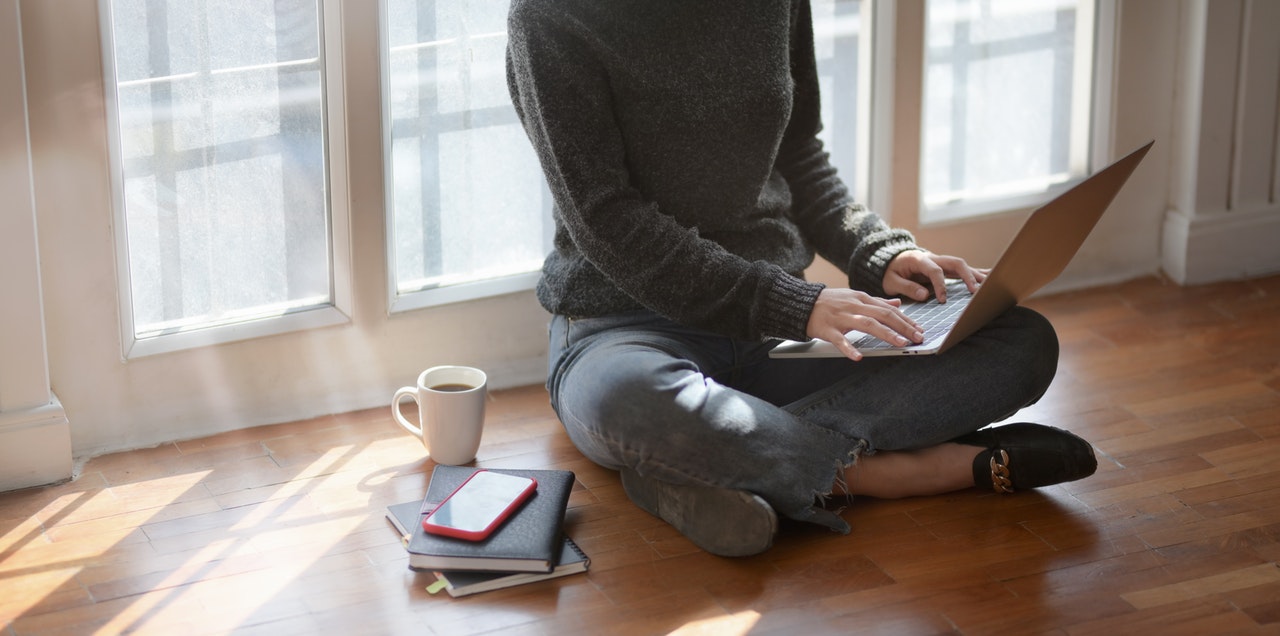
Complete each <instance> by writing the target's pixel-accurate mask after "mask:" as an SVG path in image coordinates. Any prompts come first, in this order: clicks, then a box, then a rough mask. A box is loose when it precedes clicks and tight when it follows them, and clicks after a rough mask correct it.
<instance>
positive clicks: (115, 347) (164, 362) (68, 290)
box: [0, 0, 1275, 488]
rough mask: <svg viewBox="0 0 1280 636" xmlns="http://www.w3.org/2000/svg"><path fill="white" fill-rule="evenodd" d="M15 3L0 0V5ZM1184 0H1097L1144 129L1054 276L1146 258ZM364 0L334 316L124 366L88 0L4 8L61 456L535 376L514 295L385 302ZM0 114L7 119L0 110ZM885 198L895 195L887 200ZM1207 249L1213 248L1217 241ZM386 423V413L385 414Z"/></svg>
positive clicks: (530, 322)
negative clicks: (429, 372) (420, 304)
mask: <svg viewBox="0 0 1280 636" xmlns="http://www.w3.org/2000/svg"><path fill="white" fill-rule="evenodd" d="M1233 1H1234V0H1233ZM1241 1H1243V0H1241ZM15 2H16V0H0V12H3V11H4V10H5V9H6V8H10V7H15ZM1202 2H1204V0H1183V1H1182V2H1176V3H1175V2H1167V1H1165V0H1123V1H1121V2H1119V3H1115V2H1110V1H1106V0H1104V2H1103V3H1102V4H1103V5H1104V6H1110V7H1113V8H1114V10H1116V11H1117V12H1118V17H1119V20H1118V30H1119V40H1118V42H1119V49H1118V56H1117V62H1116V67H1115V69H1113V72H1114V77H1115V79H1116V85H1115V90H1114V93H1113V99H1114V103H1115V111H1114V112H1115V116H1114V119H1113V122H1112V125H1113V128H1114V130H1112V131H1111V132H1110V140H1111V141H1110V146H1111V147H1110V148H1109V149H1104V150H1109V151H1110V152H1109V153H1107V154H1110V155H1111V156H1115V155H1117V154H1119V153H1121V152H1123V151H1125V150H1128V149H1130V148H1132V147H1134V146H1137V145H1138V144H1139V143H1141V142H1142V141H1145V140H1146V139H1149V138H1155V139H1157V146H1156V148H1155V149H1154V150H1153V151H1152V154H1151V155H1149V156H1148V158H1147V160H1146V162H1144V164H1143V165H1142V166H1141V167H1140V169H1139V171H1138V172H1137V173H1136V174H1135V175H1134V177H1133V180H1132V181H1131V182H1130V184H1129V185H1128V186H1127V187H1126V189H1125V191H1124V192H1123V193H1122V194H1121V196H1120V198H1119V199H1118V200H1117V202H1116V203H1115V207H1114V208H1113V209H1112V211H1111V212H1109V213H1108V216H1107V217H1106V218H1105V219H1104V221H1103V223H1102V225H1101V227H1100V228H1099V231H1098V232H1097V234H1096V235H1095V236H1093V237H1091V239H1090V241H1089V242H1088V243H1087V244H1086V245H1085V248H1084V250H1083V251H1082V253H1081V255H1080V257H1079V258H1078V259H1077V261H1076V263H1075V264H1073V266H1072V267H1071V268H1070V269H1069V270H1068V271H1067V273H1066V274H1065V275H1064V276H1063V278H1062V279H1060V281H1059V282H1058V286H1059V287H1075V286H1082V285H1089V284H1096V283H1097V282H1109V281H1118V280H1124V279H1127V278H1133V277H1136V276H1141V275H1145V274H1150V273H1152V272H1155V271H1157V270H1158V268H1159V267H1160V264H1161V258H1162V256H1161V252H1160V250H1161V247H1160V236H1161V229H1162V225H1163V224H1164V215H1165V212H1166V210H1167V208H1168V207H1169V200H1170V196H1169V193H1170V192H1171V191H1172V190H1173V189H1174V185H1176V181H1177V180H1176V179H1175V178H1174V174H1173V173H1172V172H1171V170H1173V166H1172V165H1171V161H1172V160H1171V157H1172V156H1173V155H1172V154H1171V153H1172V151H1173V148H1174V146H1175V143H1174V141H1173V140H1174V139H1175V138H1176V137H1175V133H1177V132H1178V131H1180V130H1181V129H1182V127H1183V126H1184V122H1183V121H1182V119H1178V116H1179V115H1178V112H1177V111H1176V110H1175V97H1176V96H1177V95H1178V94H1179V92H1180V91H1181V90H1182V84H1181V82H1183V81H1184V80H1185V78H1184V77H1183V76H1182V75H1180V68H1181V67H1180V61H1179V60H1180V55H1179V52H1180V51H1184V50H1185V49H1184V47H1185V46H1186V43H1185V42H1184V41H1183V37H1184V35H1185V31H1186V28H1187V27H1186V26H1185V20H1184V19H1183V18H1184V16H1185V15H1186V14H1187V12H1188V11H1190V10H1193V9H1194V8H1195V6H1196V5H1197V4H1199V3H1202ZM909 4H911V3H910V2H900V3H899V5H898V6H899V7H900V8H901V7H903V6H906V5H909ZM375 6H376V3H373V2H355V1H348V2H345V3H344V18H343V27H344V30H345V38H344V42H345V46H344V48H345V51H346V53H347V59H346V69H345V70H346V82H347V88H348V99H347V105H346V106H347V114H348V130H347V135H348V138H347V144H348V147H349V150H350V162H349V165H350V168H349V172H350V175H349V176H350V205H351V207H352V210H353V213H352V218H353V220H352V223H351V227H350V234H351V237H352V238H351V256H352V262H353V268H354V271H353V281H354V289H355V294H354V303H353V312H352V313H353V316H352V320H351V322H350V323H349V324H344V325H339V326H335V327H329V328H323V329H317V330H312V331H307V332H300V333H293V334H286V335H279V336H270V337H265V338H259V339H256V340H252V341H246V342H240V343H234V344H227V345H220V346H213V347H207V348H203V349H197V350H191V351H185V352H177V353H170V354H163V355H158V356H151V357H146V358H137V359H131V360H128V361H124V360H122V358H121V348H120V342H119V328H118V320H119V319H118V315H119V307H118V305H117V293H116V276H115V271H114V262H115V255H114V248H113V245H112V236H113V234H112V227H111V219H112V211H111V209H110V200H111V197H110V188H109V181H108V171H107V142H106V134H105V116H104V105H103V98H102V95H103V90H102V88H103V87H102V62H101V53H100V47H99V36H98V24H97V15H96V3H95V2H94V1H93V0H66V1H63V2H42V1H28V2H24V3H22V5H21V7H22V22H21V25H22V36H23V47H24V48H23V49H21V50H20V49H18V48H17V47H16V46H11V45H10V43H11V42H12V40H10V39H8V38H7V37H5V36H6V34H5V33H3V32H2V31H0V42H3V43H4V45H3V46H0V69H3V68H4V65H9V66H12V65H14V64H15V61H16V60H20V59H22V58H21V57H20V53H21V52H22V51H25V68H26V91H27V98H28V101H29V104H30V109H29V112H30V136H31V142H32V148H33V150H32V164H31V165H32V166H33V170H32V175H33V179H34V207H35V210H36V213H37V217H36V218H37V221H38V225H37V227H38V230H39V232H38V236H39V240H38V248H39V256H40V261H39V262H40V270H39V273H40V275H41V277H42V281H41V284H42V289H43V313H44V320H45V325H44V326H45V332H46V334H47V335H46V339H47V349H48V369H49V377H50V380H51V385H52V388H53V391H54V392H56V393H57V395H58V396H59V397H60V398H61V400H62V404H63V405H64V406H65V409H66V414H67V416H68V417H69V419H70V423H71V427H70V429H71V442H72V446H73V452H74V453H75V455H77V456H85V455H92V454H98V453H102V452H107V451H114V450H120V449H128V448H135V447H141V446H147V445H153V444H157V443H160V442H164V441H170V440H177V439H184V438H191V437H198V436H203V435H207V434H211V433H214V432H218V431H223V430H229V429H234V428H241V427H246V426H254V425H260V424H266V423H272V422H279V421H287V420H296V419H303V418H307V417H311V416H316V415H321V414H326V413H334V412H342V411H348V410H354V409H360V408H366V407H383V406H385V405H387V404H388V403H389V400H390V396H391V393H392V392H393V390H394V389H395V388H396V387H398V386H401V385H405V384H410V383H411V382H412V381H413V379H414V377H415V376H416V374H417V372H418V371H420V370H421V369H422V368H424V367H426V366H430V365H433V364H439V363H467V364H474V365H478V366H481V367H483V368H485V369H486V370H488V371H490V372H491V376H492V377H493V381H494V383H495V385H497V386H504V385H505V386H512V385H517V384H526V383H534V382H540V381H541V379H542V374H543V372H544V365H545V325H546V321H547V316H546V314H545V312H543V310H542V309H540V308H539V307H538V305H537V303H536V302H535V300H534V298H533V296H532V294H531V293H520V294H513V295H510V296H505V297H500V298H494V299H489V300H484V301H478V302H470V303H465V304H459V305H453V306H446V307H439V308H435V309H426V310H420V311H414V312H409V313H405V314H397V315H395V316H391V317H388V315H387V309H386V298H385V283H384V281H385V262H384V259H383V256H382V252H383V246H384V231H385V229H384V226H383V225H384V224H383V195H382V185H381V184H382V173H381V169H380V164H381V160H382V159H381V158H382V153H381V147H380V138H381V133H380V130H379V124H378V115H377V114H378V112H379V109H378V93H379V88H378V83H377V78H378V66H377V56H376V55H377V54H376V51H377V46H376V35H377V25H376V16H375V11H374V7H375ZM1216 6H1217V5H1216V4H1215V7H1216ZM1117 7H1118V8H1117ZM4 26H5V23H4V22H3V18H0V29H2V28H3V27H4ZM1272 32H1273V33H1274V32H1275V29H1273V30H1272ZM1193 55H1194V53H1193ZM1211 57H1212V56H1210V58H1211ZM1181 64H1183V65H1185V61H1184V62H1182V63H1181ZM21 88H22V86H21V81H20V80H17V79H15V78H14V77H13V76H12V74H11V73H10V74H3V73H0V93H3V94H4V95H9V94H10V92H11V91H13V90H15V89H21ZM0 116H4V117H6V119H7V118H8V117H9V115H8V113H7V111H0ZM907 116H909V113H908V114H901V113H900V114H899V117H907ZM916 147H918V144H917V145H916ZM6 150H8V149H6ZM902 159H903V157H899V156H895V157H894V160H895V161H899V160H902ZM1180 178H1181V177H1180V176H1179V179H1180ZM0 187H5V188H6V189H7V188H9V187H11V186H9V185H4V186H0ZM0 194H3V196H4V200H6V201H8V200H10V199H11V198H12V197H11V194H12V193H11V192H8V191H6V192H3V193H0ZM905 196H906V195H905V194H903V195H902V197H905ZM902 197H899V195H898V194H897V193H896V191H895V195H894V205H895V206H897V205H900V204H902V203H903V201H902V200H901V199H902ZM5 213H6V214H7V213H8V212H7V211H6V212H5ZM1019 222H1020V221H1019V219H1018V218H1016V217H1010V218H1003V219H1001V218H997V219H994V220H992V221H991V222H990V223H991V224H990V225H984V224H981V223H979V224H974V225H970V226H965V227H963V228H938V229H936V230H935V229H926V230H924V231H925V233H926V236H925V237H924V239H925V243H926V244H928V245H929V246H930V247H933V248H934V249H935V250H938V251H944V250H945V251H952V252H954V253H960V254H965V255H970V254H973V255H977V257H975V258H974V260H981V259H980V258H978V257H980V256H981V255H983V254H995V253H998V252H999V250H1000V249H1001V248H1002V247H1003V245H1004V244H1005V242H1006V241H1007V240H1008V238H1009V237H1010V236H1011V235H1012V233H1013V231H1014V229H1015V228H1016V227H1017V224H1018V223H1019ZM917 231H920V230H919V229H918V228H917ZM34 247H36V246H35V245H33V246H32V248H34ZM32 252H33V253H34V249H33V250H32ZM1219 254H1220V255H1222V256H1224V257H1225V258H1228V259H1229V258H1230V250H1229V249H1222V250H1219ZM11 276H12V274H11V272H10V271H9V270H8V269H7V268H6V269H5V270H4V271H2V272H0V278H3V279H4V280H5V281H6V282H9V279H10V277H11ZM0 390H3V387H2V386H0ZM386 425H387V426H393V424H392V422H391V421H390V418H388V421H387V424H386ZM0 444H4V440H3V439H0ZM0 488H3V484H0Z"/></svg>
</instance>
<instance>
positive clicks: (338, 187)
mask: <svg viewBox="0 0 1280 636" xmlns="http://www.w3.org/2000/svg"><path fill="white" fill-rule="evenodd" d="M97 5H98V6H97V8H98V29H99V33H100V35H101V39H102V42H101V51H102V67H103V69H102V72H103V90H104V103H105V107H106V121H107V126H106V129H107V130H106V132H107V151H108V157H109V159H108V161H107V164H108V166H107V169H108V174H109V175H110V182H111V183H110V186H111V187H110V190H111V192H110V197H111V200H110V206H111V211H112V212H111V225H112V228H111V232H112V237H113V247H114V251H115V268H116V271H115V279H116V282H117V297H118V310H119V323H120V324H119V327H120V347H121V356H122V358H123V359H124V360H129V359H133V358H140V357H145V356H152V355H157V354H163V353H170V352H175V351H182V350H186V349H193V348H197V347H205V346H209V345H216V344H224V343H230V342H237V341H241V340H248V339H252V338H260V337H263V336H270V335H277V334H283V333H289V332H295V331H304V330H310V329H315V328H319V327H329V326H333V325H339V324H344V323H349V322H351V315H352V303H353V299H352V267H351V250H350V248H349V246H350V245H351V229H350V227H351V218H350V205H349V201H350V199H349V196H348V188H349V183H348V181H347V178H348V177H347V175H348V173H347V161H348V157H347V154H348V151H347V137H346V108H345V106H346V86H345V81H344V77H343V63H342V62H343V59H344V54H343V33H342V6H341V0H319V2H318V6H319V16H318V19H319V20H320V34H321V42H320V47H319V53H320V68H321V69H322V71H321V72H322V78H323V83H322V86H321V91H322V92H321V95H322V96H321V107H322V109H323V112H324V115H323V125H324V128H325V134H324V139H323V154H324V160H325V164H326V171H325V179H326V186H327V187H326V192H325V203H326V208H327V212H328V219H327V227H328V235H329V248H328V250H329V268H330V272H329V274H330V276H329V280H330V289H329V301H328V302H327V303H323V304H320V305H312V306H307V307H300V308H287V307H285V308H281V310H280V312H279V313H278V314H275V315H267V316H256V317H252V318H249V319H246V320H243V321H229V322H223V323H219V324H214V325H197V326H193V327H189V328H179V329H174V330H171V331H168V332H164V333H161V334H158V335H153V336H145V337H138V335H137V330H136V321H135V318H134V307H133V286H132V282H131V279H130V265H129V250H128V227H127V215H126V211H125V201H124V166H123V162H122V160H121V157H122V155H123V151H122V147H121V139H120V129H119V122H120V111H119V107H118V98H119V94H118V91H117V87H116V69H115V61H114V60H115V52H114V51H115V37H114V31H113V28H112V11H111V0H98V3H97Z"/></svg>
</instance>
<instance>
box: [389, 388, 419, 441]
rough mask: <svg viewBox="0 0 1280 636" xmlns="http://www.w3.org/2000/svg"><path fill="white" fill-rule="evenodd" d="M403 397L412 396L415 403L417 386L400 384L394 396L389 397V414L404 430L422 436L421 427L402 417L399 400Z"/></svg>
mask: <svg viewBox="0 0 1280 636" xmlns="http://www.w3.org/2000/svg"><path fill="white" fill-rule="evenodd" d="M405 397H409V398H412V399H413V401H414V402H415V403H416V402H417V401H418V388H417V387H412V386H402V387H400V389H399V390H397V391H396V395H395V397H393V398H391V414H392V415H394V416H395V418H396V422H397V423H399V424H400V426H401V427H402V428H404V430H406V431H409V432H410V433H413V435H414V436H415V437H417V438H419V439H421V438H422V429H421V428H419V427H417V426H414V425H413V424H410V423H409V420H406V419H404V415H403V414H401V413H400V401H401V400H403V399H404V398H405Z"/></svg>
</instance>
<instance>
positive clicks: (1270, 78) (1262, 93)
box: [1163, 0, 1280, 284]
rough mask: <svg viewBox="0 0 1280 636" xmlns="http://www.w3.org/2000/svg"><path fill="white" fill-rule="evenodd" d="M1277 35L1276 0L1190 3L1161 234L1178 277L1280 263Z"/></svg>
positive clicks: (1251, 270) (1236, 272)
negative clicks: (1169, 184)
mask: <svg viewBox="0 0 1280 636" xmlns="http://www.w3.org/2000/svg"><path fill="white" fill-rule="evenodd" d="M1277 33H1280V2H1275V1H1274V0H1222V1H1215V2H1208V0H1194V1H1192V2H1187V3H1186V6H1185V12H1184V19H1183V30H1182V37H1183V39H1184V40H1185V41H1186V42H1188V43H1190V46H1187V47H1186V48H1184V49H1182V52H1183V63H1182V64H1181V65H1180V67H1179V76H1178V80H1179V86H1180V87H1181V89H1182V90H1180V91H1179V93H1178V101H1177V104H1176V109H1175V117H1176V118H1177V122H1178V126H1177V127H1176V129H1175V130H1176V131H1177V133H1178V134H1177V135H1176V136H1175V145H1174V161H1173V164H1172V168H1171V170H1172V174H1171V179H1172V182H1173V186H1174V187H1173V188H1172V190H1171V197H1170V205H1169V210H1168V213H1167V215H1166V217H1165V222H1164V234H1163V240H1164V252H1163V257H1164V269H1165V271H1167V272H1168V273H1169V275H1170V277H1172V278H1173V279H1174V280H1176V281H1178V282H1180V283H1186V284H1197V283H1207V282H1212V281H1217V280H1225V279H1233V278H1241V277H1245V276H1252V275H1257V274H1261V273H1266V272H1274V271H1277V270H1280V114H1278V113H1280V37H1277ZM1197 50H1204V51H1206V54H1205V55H1202V56H1197V55H1194V54H1193V52H1194V51H1197Z"/></svg>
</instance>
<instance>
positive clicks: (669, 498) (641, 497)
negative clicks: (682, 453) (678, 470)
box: [621, 468, 778, 557]
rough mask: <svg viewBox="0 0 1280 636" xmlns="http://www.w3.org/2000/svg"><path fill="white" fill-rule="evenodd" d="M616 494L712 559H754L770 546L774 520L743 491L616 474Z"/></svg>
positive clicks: (631, 473)
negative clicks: (618, 491)
mask: <svg viewBox="0 0 1280 636" xmlns="http://www.w3.org/2000/svg"><path fill="white" fill-rule="evenodd" d="M621 473H622V489H623V490H624V491H626V493H627V496H628V497H630V498H631V501H632V502H633V503H635V504H636V505H637V506H639V507H640V508H642V509H643V510H644V511H645V512H648V513H649V514H651V515H653V516H655V517H658V518H659V519H662V520H663V521H666V522H667V523H669V524H671V525H672V526H674V527H675V529H676V530H679V531H680V534H683V535H684V536H685V538H687V539H689V540H690V541H692V542H693V544H694V545H696V546H698V547H699V548H702V549H703V550H706V551H707V552H710V553H711V554H714V555H717V556H725V557H741V556H751V555H753V554H760V553H761V552H764V551H765V550H768V549H769V548H770V547H771V546H772V545H773V537H774V535H775V534H777V532H778V515H777V514H776V513H774V511H773V507H772V506H770V505H769V504H768V503H767V502H765V500H764V499H761V498H760V497H759V496H758V495H755V494H752V493H749V492H746V491H744V490H733V489H730V488H712V487H708V486H682V485H679V484H672V483H668V482H664V481H658V480H656V479H648V478H646V477H641V476H640V474H639V473H636V472H635V471H632V470H630V469H626V468H624V469H622V471H621Z"/></svg>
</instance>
